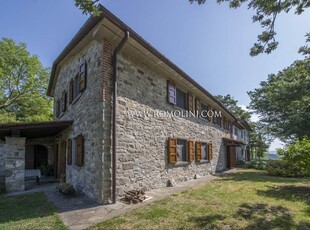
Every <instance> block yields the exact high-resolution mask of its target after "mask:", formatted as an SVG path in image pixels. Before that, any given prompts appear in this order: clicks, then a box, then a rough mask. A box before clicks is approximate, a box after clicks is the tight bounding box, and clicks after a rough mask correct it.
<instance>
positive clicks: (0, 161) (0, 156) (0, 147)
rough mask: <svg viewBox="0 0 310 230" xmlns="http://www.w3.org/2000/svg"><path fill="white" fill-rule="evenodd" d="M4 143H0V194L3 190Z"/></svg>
mask: <svg viewBox="0 0 310 230" xmlns="http://www.w3.org/2000/svg"><path fill="white" fill-rule="evenodd" d="M4 144H5V142H4V141H0V193H1V192H3V191H4V190H5V181H4V176H5V155H4V154H5V149H4Z"/></svg>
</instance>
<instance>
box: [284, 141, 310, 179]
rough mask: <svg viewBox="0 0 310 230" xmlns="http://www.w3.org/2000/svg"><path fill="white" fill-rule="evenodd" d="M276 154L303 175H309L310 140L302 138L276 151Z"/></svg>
mask: <svg viewBox="0 0 310 230" xmlns="http://www.w3.org/2000/svg"><path fill="white" fill-rule="evenodd" d="M278 154H279V155H280V156H282V159H281V160H283V161H286V162H288V163H290V164H292V165H294V166H296V168H298V169H299V170H300V171H301V172H302V173H303V174H304V175H310V139H309V138H306V137H305V138H302V139H301V140H294V142H293V143H292V144H290V145H288V146H286V147H285V148H283V149H278Z"/></svg>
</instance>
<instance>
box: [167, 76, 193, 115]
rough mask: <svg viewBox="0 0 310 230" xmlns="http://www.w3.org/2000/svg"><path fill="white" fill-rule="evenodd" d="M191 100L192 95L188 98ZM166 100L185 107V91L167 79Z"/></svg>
mask: <svg viewBox="0 0 310 230" xmlns="http://www.w3.org/2000/svg"><path fill="white" fill-rule="evenodd" d="M190 99H191V100H193V98H192V96H191V98H189V100H190ZM167 100H168V102H169V103H170V104H173V105H177V106H179V107H180V108H183V109H187V103H186V93H184V92H183V91H181V90H180V89H178V88H176V86H175V84H173V83H172V82H170V81H168V82H167ZM189 107H192V108H189V109H193V105H192V104H191V105H190V106H189Z"/></svg>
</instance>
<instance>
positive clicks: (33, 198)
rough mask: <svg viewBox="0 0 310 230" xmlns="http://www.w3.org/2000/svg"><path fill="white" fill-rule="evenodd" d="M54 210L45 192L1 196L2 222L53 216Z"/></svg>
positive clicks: (0, 220)
mask: <svg viewBox="0 0 310 230" xmlns="http://www.w3.org/2000/svg"><path fill="white" fill-rule="evenodd" d="M54 212H55V209H54V207H53V206H52V205H51V204H50V203H49V202H48V201H47V199H46V197H45V196H44V194H43V193H34V194H31V195H21V196H8V197H5V196H1V197H0V223H6V222H14V221H20V220H24V219H33V218H42V217H47V216H52V215H53V214H54Z"/></svg>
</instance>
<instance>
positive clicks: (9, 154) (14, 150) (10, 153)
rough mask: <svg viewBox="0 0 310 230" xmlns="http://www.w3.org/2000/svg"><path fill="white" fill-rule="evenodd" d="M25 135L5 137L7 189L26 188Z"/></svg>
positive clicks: (18, 189)
mask: <svg viewBox="0 0 310 230" xmlns="http://www.w3.org/2000/svg"><path fill="white" fill-rule="evenodd" d="M25 141H26V138H25V137H5V190H6V192H18V191H23V190H25Z"/></svg>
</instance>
